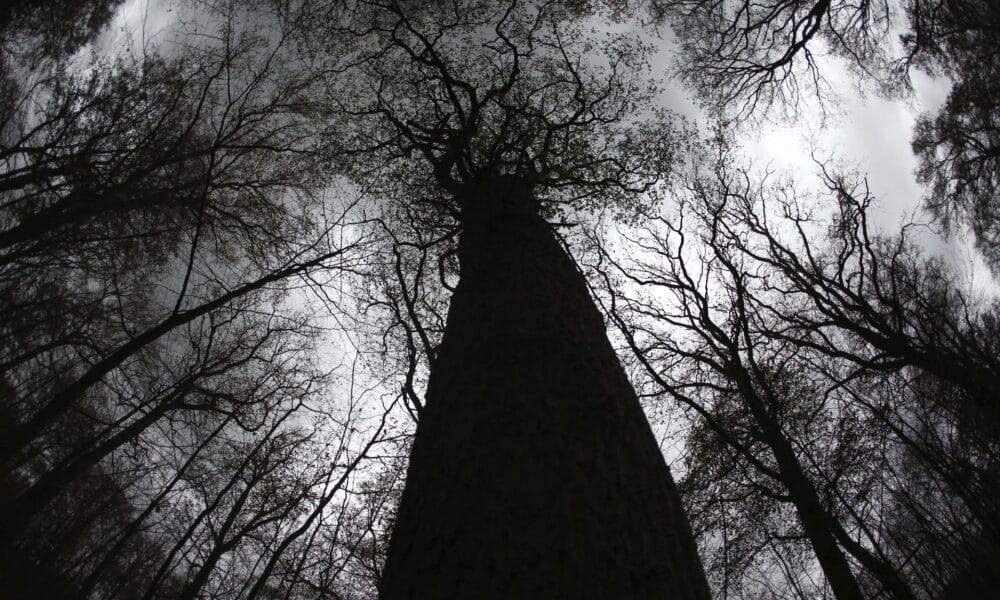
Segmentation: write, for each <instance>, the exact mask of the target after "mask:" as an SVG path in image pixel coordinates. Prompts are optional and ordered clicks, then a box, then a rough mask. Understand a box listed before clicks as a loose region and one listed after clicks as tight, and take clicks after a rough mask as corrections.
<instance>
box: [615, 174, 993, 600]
mask: <svg viewBox="0 0 1000 600" xmlns="http://www.w3.org/2000/svg"><path fill="white" fill-rule="evenodd" d="M727 162H731V159H726V160H725V161H723V162H720V163H719V166H718V167H717V170H716V171H715V174H714V175H706V174H705V173H704V172H702V173H701V174H700V175H699V176H698V177H696V178H693V179H692V180H690V183H689V185H688V186H687V187H684V188H682V189H681V190H679V191H678V195H679V197H680V200H681V203H680V206H679V208H678V209H677V212H675V213H673V215H674V218H672V219H666V218H660V217H654V218H653V219H651V220H650V222H649V224H647V225H645V226H643V227H641V228H640V230H641V231H642V233H641V235H640V237H639V238H637V239H636V243H634V244H629V245H626V246H624V248H631V249H632V250H631V256H630V257H628V256H626V257H625V258H618V259H613V256H612V255H610V254H605V255H604V256H605V261H604V262H602V263H599V264H598V265H597V268H598V269H599V272H601V273H604V274H605V277H611V275H612V274H613V275H614V276H615V277H616V278H617V279H618V280H619V281H621V282H622V286H623V287H620V288H619V289H621V290H633V291H630V292H628V293H624V292H622V291H620V292H618V293H617V294H615V295H613V296H611V298H610V299H609V300H608V302H611V304H610V305H609V306H608V307H609V309H610V311H611V313H610V314H611V316H612V318H613V319H614V320H615V321H616V322H617V323H618V325H619V327H620V328H621V329H622V331H623V336H624V339H625V341H626V342H627V343H628V345H629V346H630V347H631V349H632V350H633V352H634V353H635V354H636V356H637V360H638V365H639V366H640V367H641V369H642V370H643V372H644V376H645V379H646V381H647V384H646V386H643V387H642V388H641V389H643V390H644V391H645V393H646V394H649V395H663V394H668V395H670V396H671V397H673V398H676V399H679V400H680V401H682V402H683V403H684V404H686V405H687V406H688V407H690V412H689V417H688V418H689V419H692V420H693V423H694V424H693V425H692V427H693V429H692V432H691V434H690V437H689V438H688V440H689V445H688V452H689V454H688V455H687V456H688V458H687V467H688V470H687V474H686V475H685V477H684V479H683V480H682V490H683V491H684V492H686V493H687V494H688V498H689V500H691V501H692V504H693V513H692V515H693V519H694V524H695V530H696V531H699V532H704V536H705V537H704V538H703V542H704V543H707V544H709V547H710V548H712V550H711V551H710V557H711V558H710V559H709V564H711V565H713V566H715V567H716V568H715V569H713V571H714V572H713V573H711V575H712V577H711V579H712V580H713V582H714V583H715V585H716V586H718V587H717V590H719V591H720V593H722V594H726V593H730V592H733V593H737V594H745V595H747V596H751V595H755V594H759V593H760V590H761V589H762V583H761V581H760V575H759V573H760V571H762V570H763V571H764V572H765V573H767V572H770V573H771V574H770V575H765V577H775V576H777V577H781V578H782V579H783V580H784V582H785V583H784V585H781V586H778V589H781V590H784V592H786V593H791V594H793V596H796V595H797V596H801V597H809V596H810V595H812V594H814V593H818V591H821V590H822V588H823V586H824V585H829V586H830V588H831V589H832V591H833V592H834V593H835V594H837V595H838V596H839V595H840V594H842V593H844V592H843V586H842V585H841V583H842V582H841V581H838V577H842V576H844V575H842V573H843V572H842V571H837V570H836V568H831V567H830V566H829V559H828V558H827V559H826V560H824V557H823V556H822V555H821V552H822V551H823V549H822V546H817V540H816V537H817V534H819V535H825V536H829V537H830V538H832V539H833V540H834V543H835V548H836V549H838V551H839V552H840V553H841V554H842V555H843V556H844V557H845V558H846V559H847V567H848V571H847V574H846V576H848V577H852V578H853V579H854V581H855V582H856V584H857V586H858V587H859V588H860V590H861V593H863V594H864V595H865V596H867V597H876V596H880V595H887V596H889V597H917V596H927V597H940V596H941V595H942V594H943V593H945V592H946V591H947V588H948V586H947V584H946V582H948V581H949V580H951V581H955V582H961V583H957V584H956V588H953V591H954V593H958V592H957V591H955V590H957V586H961V585H967V586H968V587H967V588H966V589H967V590H968V593H979V592H974V590H986V589H989V586H990V585H991V583H990V581H989V579H988V576H986V577H985V578H984V577H983V575H984V574H985V573H989V572H991V570H990V569H986V570H984V571H975V569H976V567H973V566H972V565H976V566H977V567H982V565H984V562H983V561H988V560H990V559H989V558H988V557H990V556H993V554H992V550H988V548H993V547H994V546H993V544H994V542H993V541H992V540H993V537H992V536H993V534H992V533H990V532H991V531H993V529H994V525H993V522H994V521H995V519H996V515H997V512H996V508H995V506H993V502H992V500H991V498H993V497H994V493H993V492H992V491H990V490H992V488H993V486H994V485H995V481H996V479H995V475H994V474H993V473H994V469H995V467H994V466H992V465H994V464H995V459H994V458H993V457H995V455H996V439H995V431H996V428H995V421H994V420H993V418H992V417H991V416H989V414H988V412H989V410H990V409H988V408H986V406H985V405H984V404H983V400H985V399H986V398H989V397H992V396H993V394H992V393H991V392H989V391H987V389H985V388H984V387H983V386H984V385H987V384H984V383H982V382H985V381H995V378H994V377H987V376H986V375H984V374H983V373H986V372H989V371H990V369H992V367H990V365H992V364H993V363H994V361H995V359H996V349H995V348H994V347H993V345H992V343H991V342H990V341H989V340H991V339H992V335H991V333H990V332H991V331H992V325H991V324H992V323H993V322H994V321H995V316H994V315H993V313H994V311H995V309H994V307H993V306H992V305H991V304H987V305H976V304H975V303H974V302H972V301H971V300H970V299H969V296H968V295H967V294H965V293H964V292H962V291H961V288H960V287H958V286H957V284H956V282H955V279H954V277H953V276H951V275H950V274H949V272H948V270H947V269H946V268H944V266H943V265H942V264H941V263H940V262H939V261H934V260H929V259H927V258H925V257H924V256H922V254H921V252H920V251H919V250H918V249H917V247H916V246H914V245H913V243H912V242H911V241H910V238H909V237H908V236H907V234H906V233H905V232H904V234H903V235H901V236H878V235H876V234H874V233H873V232H872V231H871V230H870V229H869V226H868V221H867V210H868V207H869V205H870V203H871V197H870V195H868V194H867V192H866V190H865V188H863V187H860V188H859V187H856V186H852V185H849V184H848V181H849V180H847V179H845V178H842V177H834V176H832V175H829V174H826V175H825V181H826V183H827V184H828V186H829V195H828V196H826V197H825V198H823V200H825V202H826V203H827V204H828V205H829V203H830V202H831V201H835V202H837V203H839V206H840V209H839V210H838V211H836V212H835V213H834V214H833V215H832V216H831V217H830V218H829V220H825V221H824V220H823V218H822V217H819V216H817V209H816V208H815V207H816V206H821V204H817V203H814V202H810V201H808V200H805V199H804V198H803V197H802V196H800V195H799V194H797V193H796V191H795V189H794V187H793V186H792V185H791V184H789V183H786V184H773V185H763V184H759V183H755V182H754V181H755V180H754V178H753V177H752V176H751V175H750V174H749V173H748V172H746V171H739V170H734V169H732V168H731V167H729V166H727V164H726V163H727ZM824 237H825V240H826V241H825V242H818V241H817V240H822V239H824ZM616 254H618V253H616ZM612 259H613V260H612ZM608 260H612V262H610V263H608V262H607V261H608ZM621 261H624V262H621ZM609 264H610V265H611V266H610V268H609V267H608V266H607V265H609ZM625 283H627V284H628V285H627V286H625V285H624V284H625ZM623 293H624V295H622V294H623ZM958 373H961V375H958ZM977 397H979V398H981V399H983V400H976V398H977ZM968 415H975V416H974V417H973V418H972V419H971V420H969V419H968V418H967V417H968ZM782 440H783V441H782ZM775 442H777V444H776V443H775ZM781 447H785V448H786V449H787V452H788V453H789V454H790V455H791V456H789V457H788V459H786V460H785V461H784V462H783V461H780V460H778V457H777V454H778V452H776V450H780V449H781ZM959 474H961V475H959ZM796 477H802V478H804V479H805V480H806V483H805V484H804V485H806V488H805V489H810V488H811V489H812V490H813V494H812V495H813V501H812V502H811V503H810V504H811V505H812V506H813V507H814V510H813V511H812V514H813V515H819V516H820V522H821V524H822V526H819V527H809V526H808V525H807V524H806V523H805V521H806V519H807V518H809V513H808V512H807V513H806V514H803V508H804V506H805V505H804V502H803V501H804V500H805V499H806V498H803V492H802V489H803V487H802V485H800V486H796V485H795V483H796V480H795V478H796ZM799 481H801V479H800V480H799ZM785 505H791V506H794V507H796V509H797V510H796V512H797V513H798V520H799V522H800V524H801V530H796V529H795V528H791V529H789V527H788V523H787V521H783V520H782V517H781V515H782V514H783V513H782V511H783V508H782V507H783V506H785ZM784 510H786V512H787V509H784ZM720 529H722V531H721V532H720ZM720 537H721V540H720ZM803 540H808V541H809V542H810V544H811V546H812V548H813V552H814V553H815V556H816V560H817V562H818V564H819V566H820V567H822V569H823V572H824V575H825V579H826V583H825V584H824V583H820V585H819V589H818V590H816V589H815V588H813V587H812V586H813V585H815V584H813V583H812V582H810V581H809V580H808V578H806V579H805V580H803V578H802V576H801V569H802V568H803V565H804V564H806V565H807V564H808V563H809V560H811V559H809V558H808V557H806V560H805V563H803V554H802V551H803V547H802V542H803ZM957 540H962V541H961V542H958V544H959V545H958V546H955V547H952V546H950V544H951V541H956V542H957ZM796 569H797V570H798V573H796V572H795V571H796ZM974 571H975V572H974ZM932 573H935V574H936V575H932ZM764 589H766V588H764ZM848 593H849V592H848Z"/></svg>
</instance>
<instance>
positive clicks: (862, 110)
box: [100, 0, 994, 288]
mask: <svg viewBox="0 0 1000 600" xmlns="http://www.w3.org/2000/svg"><path fill="white" fill-rule="evenodd" d="M179 4H180V3H178V2H176V1H175V0H126V2H125V3H124V4H123V5H122V6H121V8H120V9H119V14H118V16H117V17H116V19H115V21H114V25H113V27H112V28H111V30H110V31H109V32H107V34H105V36H104V37H103V38H102V41H101V44H100V45H101V46H102V47H103V48H105V49H107V50H110V51H112V52H115V51H116V50H114V49H116V48H117V49H120V48H122V47H123V46H124V44H125V42H126V41H127V40H129V39H131V42H132V45H133V48H135V49H138V48H140V47H141V46H142V45H143V43H144V41H145V42H153V43H154V44H157V43H164V42H166V41H167V40H168V39H169V35H170V34H169V26H170V24H171V23H172V22H174V20H175V18H176V15H177V14H178V12H180V11H179V10H177V6H178V5H179ZM670 37H671V36H670V34H669V31H664V32H663V38H662V39H660V40H657V43H658V44H660V45H661V48H662V50H661V51H660V52H659V53H658V55H657V59H656V62H655V63H654V64H655V66H656V67H657V68H658V69H659V70H661V71H662V72H667V71H669V69H670V63H671V60H672V58H673V57H675V56H676V50H675V45H674V44H673V43H672V41H671V39H670ZM118 51H120V50H118ZM817 55H819V56H820V57H819V59H818V61H819V67H820V71H821V73H822V74H823V76H824V78H825V79H826V80H827V82H828V83H829V84H830V88H831V89H833V90H836V92H837V98H835V100H836V102H835V103H831V104H828V105H827V108H828V109H829V110H828V111H827V116H826V117H825V118H823V119H820V118H817V117H816V116H815V114H816V112H817V111H814V110H812V109H811V108H810V107H809V106H806V107H804V109H803V110H802V111H800V114H799V116H798V117H797V118H796V119H795V120H794V122H787V121H780V120H770V121H768V122H764V123H762V124H761V125H760V126H759V127H752V128H747V130H746V131H742V132H741V133H740V135H739V136H738V140H739V142H740V144H741V145H742V147H743V151H744V153H745V155H746V156H747V157H748V160H750V161H751V162H752V163H753V164H754V165H755V166H760V167H763V166H769V167H770V168H772V169H775V170H777V172H778V173H779V174H786V175H792V176H794V177H795V179H796V180H797V181H798V182H799V183H800V185H802V186H804V187H805V186H808V185H810V184H816V183H818V182H817V180H816V179H815V174H816V173H817V167H816V165H815V164H814V163H813V162H812V160H811V158H810V156H811V154H812V152H813V151H815V152H816V154H817V155H818V156H819V157H822V158H826V159H831V160H833V161H835V162H837V163H839V164H842V165H845V166H847V167H852V168H854V169H856V170H857V171H858V172H860V173H864V174H866V175H867V178H868V183H869V186H870V188H871V191H872V193H873V194H874V195H875V197H876V200H877V203H876V205H875V206H874V210H873V214H872V216H873V221H874V223H875V224H876V225H877V226H878V227H881V228H883V229H884V230H886V231H895V230H898V228H899V227H900V225H901V224H903V223H904V222H908V221H910V220H915V221H918V222H927V221H928V220H929V218H928V217H927V216H926V215H924V214H922V213H921V211H920V210H919V206H920V201H921V196H922V193H923V192H922V189H921V186H920V185H918V184H917V182H916V180H915V178H914V170H915V168H916V160H915V157H914V155H913V153H912V151H911V149H910V140H911V138H912V136H913V126H914V123H915V122H916V118H917V116H918V115H919V114H920V113H922V112H935V111H937V110H938V109H939V108H940V106H941V105H942V104H943V103H944V101H945V98H946V97H947V94H948V90H949V89H950V86H951V84H950V82H949V81H948V80H947V79H943V78H939V79H932V78H929V77H928V76H926V75H924V74H922V73H915V74H914V77H913V84H914V94H913V95H912V96H911V97H910V98H905V99H897V100H887V99H885V98H882V97H880V96H879V95H878V94H876V93H867V94H862V93H860V92H859V91H858V86H857V85H856V77H855V76H854V75H853V74H851V73H849V72H848V71H847V69H846V68H845V66H844V64H843V62H841V61H840V60H839V59H836V58H824V57H822V52H817ZM663 101H664V103H665V104H667V105H668V106H669V107H670V108H672V109H674V110H676V111H678V112H680V113H681V114H684V115H685V116H687V117H689V118H691V119H692V120H694V121H696V122H697V121H701V122H702V123H704V119H703V117H702V115H701V114H700V111H699V110H698V108H697V107H696V106H695V103H694V102H693V101H692V99H691V97H690V96H689V95H688V94H687V92H686V91H685V90H684V89H683V87H682V86H681V85H680V84H679V83H678V84H676V85H672V86H669V89H668V92H667V94H665V95H664V98H663ZM921 237H922V242H923V244H924V245H925V246H926V247H927V248H928V250H929V251H931V252H935V253H937V254H939V255H941V256H943V257H945V258H946V260H948V261H949V262H950V263H951V264H952V265H953V267H955V268H956V269H957V270H958V272H959V273H961V274H962V276H963V278H965V279H966V281H967V282H968V283H969V284H970V285H972V286H973V287H978V288H992V287H993V285H994V282H993V281H992V279H991V277H990V276H989V274H988V271H987V270H986V269H985V267H984V266H983V265H982V262H981V261H979V260H977V257H976V255H975V252H974V251H973V250H972V247H971V244H970V243H969V242H968V239H967V236H961V235H955V236H951V237H950V238H949V239H948V240H947V241H946V240H944V239H943V237H942V236H940V235H937V234H935V233H934V232H932V231H931V230H930V229H928V230H927V231H925V232H924V233H923V234H922V235H921ZM974 263H975V266H974V267H973V268H971V269H970V267H969V265H971V264H974Z"/></svg>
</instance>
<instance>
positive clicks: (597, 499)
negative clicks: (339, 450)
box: [381, 178, 708, 600]
mask: <svg viewBox="0 0 1000 600" xmlns="http://www.w3.org/2000/svg"><path fill="white" fill-rule="evenodd" d="M460 200H462V202H463V213H464V222H463V225H464V230H463V234H462V238H461V241H460V244H459V258H460V261H461V267H462V274H461V280H460V283H459V285H458V287H457V289H456V290H455V293H454V295H453V296H452V300H451V308H450V310H449V313H448V324H447V329H446V332H445V335H444V339H443V341H442V344H441V347H440V351H439V353H438V358H437V360H436V362H435V364H434V366H433V369H432V372H431V378H430V382H429V384H428V389H427V403H426V406H425V408H424V410H423V411H422V412H421V418H420V423H419V426H418V428H417V435H416V439H415V441H414V444H413V452H412V454H411V458H410V468H409V472H408V474H407V481H406V490H405V491H404V493H403V498H402V502H401V504H400V508H399V514H398V518H397V521H396V525H395V528H394V530H393V533H392V543H391V545H390V548H389V555H388V559H387V561H386V565H385V571H384V575H383V580H382V585H381V592H382V598H383V599H385V600H395V599H402V598H414V599H420V600H433V599H437V598H574V599H575V598H601V599H604V598H671V599H678V600H681V599H689V598H690V599H693V598H697V599H707V598H708V588H707V585H706V582H705V578H704V574H703V572H702V569H701V564H700V562H699V560H698V555H697V552H696V548H695V545H694V542H693V538H692V535H691V532H690V528H689V526H688V523H687V519H686V518H685V515H684V511H683V508H682V506H681V503H680V498H679V496H678V494H677V491H676V488H675V487H674V483H673V480H672V479H671V477H670V473H669V471H668V469H667V466H666V464H665V462H664V460H663V456H662V454H661V453H660V449H659V447H658V446H657V443H656V441H655V438H654V436H653V434H652V431H651V429H650V427H649V424H648V423H647V421H646V419H645V417H644V415H643V413H642V410H641V408H640V405H639V402H638V400H637V398H636V395H635V392H634V390H633V389H632V387H631V385H630V384H629V382H628V379H627V378H626V376H625V373H624V371H623V369H622V367H621V364H620V363H619V362H618V359H617V357H616V356H615V353H614V351H613V349H612V348H611V345H610V343H609V342H608V339H607V336H606V333H605V329H604V324H603V321H602V319H601V316H600V314H599V313H598V311H597V309H596V307H595V306H594V304H593V301H592V300H591V298H590V295H589V293H588V291H587V288H586V285H585V282H584V280H583V278H582V276H581V275H580V273H579V272H578V271H577V270H576V268H575V265H574V264H573V262H572V260H571V259H570V258H569V257H568V256H567V255H566V253H565V252H564V251H563V249H562V248H561V247H560V245H559V244H558V242H557V241H556V239H555V237H554V236H553V235H552V232H551V230H550V229H549V227H548V225H547V224H546V223H545V222H544V221H543V220H542V218H541V217H540V216H539V214H538V212H537V210H536V209H535V206H534V203H533V202H532V201H531V198H530V195H529V191H528V189H527V187H526V186H521V185H517V182H513V181H511V180H509V179H499V178H498V179H495V180H493V181H491V182H489V183H488V184H487V185H483V186H480V188H479V189H478V190H476V191H475V192H470V194H469V195H468V197H466V198H461V199H460Z"/></svg>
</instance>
